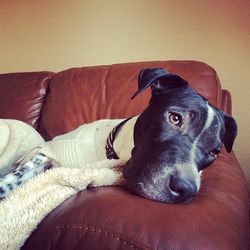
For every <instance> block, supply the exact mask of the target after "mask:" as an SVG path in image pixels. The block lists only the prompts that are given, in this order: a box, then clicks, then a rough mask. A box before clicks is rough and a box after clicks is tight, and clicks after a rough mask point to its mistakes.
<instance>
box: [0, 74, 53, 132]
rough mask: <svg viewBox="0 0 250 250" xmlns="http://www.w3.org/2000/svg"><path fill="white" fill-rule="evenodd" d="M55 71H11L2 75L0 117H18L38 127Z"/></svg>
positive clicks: (0, 77) (0, 83)
mask: <svg viewBox="0 0 250 250" xmlns="http://www.w3.org/2000/svg"><path fill="white" fill-rule="evenodd" d="M52 74H53V73H50V72H32V73H11V74H1V75H0V117H1V118H2V119H4V118H5V119H17V120H21V121H24V122H26V123H28V124H30V125H32V126H33V127H35V128H37V126H38V120H39V118H40V115H41V110H42V106H43V103H44V101H45V97H46V93H47V88H48V83H49V80H50V78H51V76H52Z"/></svg>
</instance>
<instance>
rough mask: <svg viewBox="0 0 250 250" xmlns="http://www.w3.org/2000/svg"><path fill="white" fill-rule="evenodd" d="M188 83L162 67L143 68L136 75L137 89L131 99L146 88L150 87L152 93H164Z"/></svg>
mask: <svg viewBox="0 0 250 250" xmlns="http://www.w3.org/2000/svg"><path fill="white" fill-rule="evenodd" d="M187 85H188V83H187V82H186V81H185V80H184V79H182V78H181V77H180V76H178V75H176V74H173V73H170V72H168V71H167V70H165V69H164V68H152V69H144V70H141V71H140V74H139V77H138V90H137V91H136V92H135V93H134V95H133V96H132V97H131V99H133V98H135V97H136V96H137V95H139V94H140V93H141V92H143V91H144V90H145V89H146V88H148V87H151V89H152V95H157V94H161V93H165V92H166V91H167V90H170V89H173V88H179V87H184V86H187Z"/></svg>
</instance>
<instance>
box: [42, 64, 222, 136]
mask: <svg viewBox="0 0 250 250" xmlns="http://www.w3.org/2000/svg"><path fill="white" fill-rule="evenodd" d="M152 67H164V68H166V69H168V70H169V71H171V72H174V73H177V74H179V75H181V76H182V77H183V78H184V79H186V80H187V81H188V82H189V83H190V85H191V86H192V87H194V88H195V89H196V90H197V91H198V92H199V93H200V94H202V95H203V96H204V97H205V98H207V99H208V100H209V101H210V102H211V103H212V104H214V105H215V106H217V107H219V108H220V106H221V86H220V83H219V80H218V77H217V74H216V72H215V71H214V70H213V69H212V68H211V67H209V66H208V65H206V64H204V63H200V62H194V61H164V62H143V63H127V64H116V65H111V66H99V67H83V68H73V69H68V70H65V71H62V72H59V73H57V74H56V75H55V76H54V77H53V79H52V81H51V83H50V92H49V95H48V98H47V101H46V103H45V106H44V109H43V114H42V119H41V126H40V128H39V132H40V133H41V134H42V135H43V136H44V137H45V138H46V139H51V138H53V137H54V136H57V135H59V134H63V133H66V132H68V131H70V130H72V129H75V128H76V127H78V126H79V125H81V124H83V123H88V122H92V121H95V120H98V119H102V118H126V117H129V116H133V115H137V114H139V113H140V112H141V111H142V110H143V109H144V108H145V107H146V106H147V103H148V101H149V97H150V90H149V89H148V90H147V91H145V93H143V94H141V95H140V96H138V97H137V98H135V99H133V100H130V97H131V96H132V95H133V93H134V92H135V91H136V90H137V78H138V73H139V71H140V70H141V69H143V68H152ZM69 100H70V101H69Z"/></svg>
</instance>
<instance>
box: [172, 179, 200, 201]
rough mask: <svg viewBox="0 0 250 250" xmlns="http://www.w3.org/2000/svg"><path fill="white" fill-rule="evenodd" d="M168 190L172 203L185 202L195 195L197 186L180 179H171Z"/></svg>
mask: <svg viewBox="0 0 250 250" xmlns="http://www.w3.org/2000/svg"><path fill="white" fill-rule="evenodd" d="M169 188H170V191H171V194H172V195H173V197H172V200H173V202H176V203H177V202H186V201H189V200H191V198H192V197H194V196H195V195H196V193H197V186H196V184H195V183H194V182H192V181H190V180H188V179H183V178H180V177H174V176H173V177H172V178H171V180H170V184H169Z"/></svg>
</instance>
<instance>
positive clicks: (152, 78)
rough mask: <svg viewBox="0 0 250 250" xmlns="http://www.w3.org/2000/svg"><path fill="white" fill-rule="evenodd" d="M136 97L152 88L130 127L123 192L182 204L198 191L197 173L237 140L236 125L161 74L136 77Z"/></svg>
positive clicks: (172, 76)
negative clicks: (131, 134)
mask: <svg viewBox="0 0 250 250" xmlns="http://www.w3.org/2000/svg"><path fill="white" fill-rule="evenodd" d="M138 85H139V87H138V91H137V92H136V93H135V94H134V95H133V97H132V98H134V97H135V96H137V95H138V94H140V93H141V92H142V91H144V90H145V89H146V88H148V87H151V90H152V97H151V100H150V103H149V106H148V107H147V108H146V109H145V110H144V112H143V113H142V114H141V115H140V116H139V118H138V119H137V121H136V124H135V127H134V148H133V150H132V156H131V158H130V160H129V161H128V162H127V164H126V166H125V167H124V177H125V180H126V185H127V188H128V189H129V190H130V191H132V192H134V193H136V194H137V195H140V196H143V197H146V198H149V199H153V200H158V201H164V202H168V203H177V202H186V201H189V200H190V199H191V198H192V197H194V196H195V195H196V193H197V192H198V191H199V188H200V171H201V170H202V169H204V168H206V167H208V166H209V165H210V164H212V163H213V162H214V161H215V159H216V158H217V156H218V154H219V152H220V151H221V148H222V144H223V143H224V145H225V148H226V150H227V152H230V151H231V150H232V146H233V143H234V140H235V137H236V134H237V125H236V122H235V120H234V119H233V118H232V117H230V116H228V115H227V114H225V113H224V112H223V111H221V110H219V109H217V108H215V107H213V106H212V105H211V104H209V103H208V101H207V100H206V99H205V98H203V97H202V96H200V95H199V94H198V93H197V92H195V91H194V90H193V89H191V88H190V87H189V86H188V83H187V82H186V81H185V80H184V79H182V78H181V77H180V76H178V75H175V74H172V73H169V72H168V71H166V70H165V69H163V68H155V69H145V70H142V71H141V72H140V75H139V79H138Z"/></svg>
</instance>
